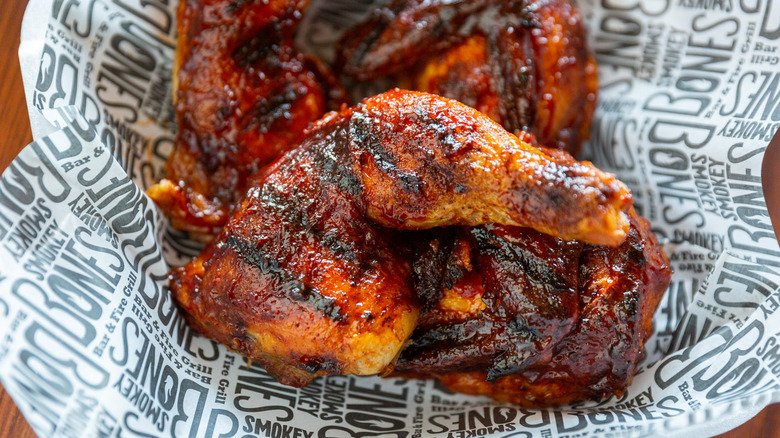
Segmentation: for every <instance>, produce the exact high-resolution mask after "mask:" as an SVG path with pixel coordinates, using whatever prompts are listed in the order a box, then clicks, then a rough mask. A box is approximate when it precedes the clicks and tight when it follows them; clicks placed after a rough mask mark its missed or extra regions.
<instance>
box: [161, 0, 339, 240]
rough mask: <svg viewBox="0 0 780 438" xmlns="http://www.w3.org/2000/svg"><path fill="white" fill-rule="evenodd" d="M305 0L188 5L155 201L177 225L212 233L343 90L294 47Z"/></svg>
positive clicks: (190, 1) (196, 1) (191, 0)
mask: <svg viewBox="0 0 780 438" xmlns="http://www.w3.org/2000/svg"><path fill="white" fill-rule="evenodd" d="M307 3H308V2H307V1H305V0H269V1H263V2H260V1H252V2H244V1H234V0H182V1H181V2H180V6H179V9H178V26H179V27H178V30H179V41H178V49H177V54H176V60H175V66H174V85H175V87H174V88H175V96H176V114H177V120H178V135H177V137H176V143H175V149H174V151H173V153H172V154H171V156H170V157H169V159H168V162H167V164H166V168H165V172H166V178H165V179H163V180H162V181H161V182H160V183H159V184H157V185H155V186H153V187H152V188H151V189H150V190H149V191H148V193H149V195H150V196H151V198H152V199H154V200H155V202H156V203H157V204H158V205H159V206H160V207H161V208H162V210H163V211H164V212H165V213H166V214H167V215H168V216H169V217H170V218H171V220H172V223H173V225H174V226H175V227H177V228H181V229H185V230H188V231H191V232H195V233H202V234H206V235H208V234H214V233H216V232H217V231H218V230H219V229H220V228H221V227H222V225H224V224H225V222H226V221H227V219H228V215H229V210H230V208H231V206H232V205H233V204H234V203H236V202H238V201H239V200H240V199H241V198H242V197H243V195H244V193H245V191H246V182H247V178H248V177H249V176H251V175H252V174H254V173H255V172H256V171H257V170H258V169H260V167H262V166H263V165H265V164H267V163H268V162H270V161H271V160H272V159H274V158H276V156H277V155H279V153H281V152H282V151H285V150H287V149H290V148H292V147H294V146H296V145H297V144H298V143H300V141H301V139H302V138H303V132H304V129H305V128H306V127H307V126H308V125H309V124H310V123H311V122H313V121H315V120H317V119H319V118H320V117H321V116H322V115H323V114H324V113H325V112H326V111H328V110H333V109H338V107H339V106H340V105H341V103H343V102H345V93H344V91H343V89H342V88H341V86H340V85H338V83H337V81H336V80H335V78H334V77H333V75H332V74H331V73H330V72H329V71H328V69H327V68H326V67H325V66H324V65H323V64H322V63H321V62H319V61H317V60H316V59H314V58H311V57H306V56H303V55H302V54H301V53H299V52H298V51H297V50H296V49H295V48H294V47H293V44H292V37H293V32H294V30H295V27H296V25H297V24H298V21H299V20H300V17H301V12H302V11H303V9H305V7H306V5H307Z"/></svg>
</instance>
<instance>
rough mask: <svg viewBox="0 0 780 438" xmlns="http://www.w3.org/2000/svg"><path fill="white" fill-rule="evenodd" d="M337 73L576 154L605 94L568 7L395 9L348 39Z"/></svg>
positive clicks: (399, 3)
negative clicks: (446, 103) (449, 104)
mask: <svg viewBox="0 0 780 438" xmlns="http://www.w3.org/2000/svg"><path fill="white" fill-rule="evenodd" d="M339 66H340V67H341V69H342V72H343V73H344V74H346V75H349V76H351V77H354V78H357V79H359V80H371V79H375V78H378V77H381V76H384V75H389V74H398V76H399V80H398V82H399V84H400V85H402V86H404V87H409V88H412V89H416V90H420V91H425V92H429V93H435V94H440V95H442V96H445V97H449V98H452V99H456V100H459V101H461V102H463V103H465V104H467V105H469V106H473V107H475V108H477V109H479V110H480V111H482V112H484V113H485V114H488V115H489V116H490V117H491V118H493V120H495V121H497V122H499V123H500V124H501V125H502V126H504V128H506V129H507V130H508V131H510V132H518V131H531V132H533V133H534V134H535V135H536V137H537V138H538V140H539V142H540V143H541V144H544V145H546V146H550V147H558V148H564V149H565V150H567V151H568V152H569V153H571V154H574V155H576V154H577V153H578V152H579V150H580V146H581V144H582V142H583V141H584V140H586V139H588V137H589V135H590V124H591V120H592V116H593V111H594V110H595V104H596V97H597V93H598V79H597V74H596V73H597V70H596V63H595V61H594V57H593V55H592V53H591V52H590V50H589V49H588V47H587V44H586V38H585V27H584V24H583V22H582V17H581V15H580V13H579V10H578V9H577V8H576V6H575V5H574V4H573V3H572V2H571V1H569V0H531V1H520V0H512V1H498V0H477V1H464V0H458V1H450V0H447V1H445V0H434V1H429V0H395V1H392V2H390V4H389V5H388V6H386V7H384V8H381V9H380V10H378V11H375V12H374V13H373V14H372V15H371V16H370V17H369V18H368V19H367V20H366V21H365V22H364V23H361V24H360V25H358V26H356V27H355V28H353V29H352V30H350V31H349V32H347V34H346V35H345V36H344V37H343V39H342V41H341V48H340V62H339ZM410 71H411V73H410Z"/></svg>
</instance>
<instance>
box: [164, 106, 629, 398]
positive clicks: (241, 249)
mask: <svg viewBox="0 0 780 438" xmlns="http://www.w3.org/2000/svg"><path fill="white" fill-rule="evenodd" d="M630 203H631V195H630V193H629V191H628V189H627V188H626V187H625V186H624V185H623V184H622V183H620V182H619V181H617V180H615V178H614V177H613V176H611V175H609V174H606V173H603V172H601V171H599V170H597V169H595V168H594V167H593V166H592V165H590V164H589V163H579V162H576V161H574V160H573V159H572V158H571V157H569V156H568V155H566V154H565V153H562V152H556V153H553V154H546V153H544V152H542V151H541V150H539V149H537V148H534V147H532V146H530V145H528V144H526V143H523V142H522V141H520V140H519V139H518V137H516V136H514V135H512V134H509V133H507V132H506V131H504V130H503V128H501V127H500V126H499V125H497V124H496V123H495V122H493V121H492V120H490V119H489V118H488V117H487V116H485V115H483V114H481V113H479V112H477V111H476V110H474V109H472V108H469V107H466V106H465V105H462V104H460V103H458V102H455V101H453V100H449V99H445V98H441V97H438V96H434V95H429V94H425V93H418V92H408V91H402V90H392V91H389V92H387V93H384V94H381V95H379V96H375V97H372V98H369V99H366V100H364V101H363V102H362V103H361V104H360V105H358V106H356V107H354V108H350V109H346V110H342V111H341V112H338V113H330V114H328V115H327V116H326V117H325V118H323V119H322V120H321V121H319V122H318V123H316V124H315V125H314V126H313V127H312V128H311V129H310V130H309V131H308V133H307V135H306V137H305V138H304V140H303V141H302V143H301V144H300V145H299V146H298V147H297V148H295V149H293V150H291V151H289V152H287V153H285V154H284V155H282V156H281V157H280V158H279V159H277V160H276V161H275V162H274V163H273V164H271V165H270V166H268V167H267V168H265V169H264V170H262V171H261V172H260V173H259V174H258V175H257V176H256V177H255V178H254V180H253V181H252V182H251V188H250V189H249V190H248V195H247V196H246V197H245V198H244V199H243V200H242V201H241V202H240V204H239V205H238V207H237V209H236V212H235V214H234V215H233V217H232V218H231V219H230V221H229V222H228V224H227V225H226V226H225V228H224V229H223V230H222V232H221V233H220V234H219V235H218V237H217V238H216V239H215V240H213V241H212V242H211V243H210V244H209V246H208V247H207V248H206V250H205V251H204V252H203V253H202V254H201V255H200V256H199V257H197V258H196V259H195V260H193V261H192V262H191V263H190V264H188V265H187V266H185V267H183V268H179V269H176V270H174V272H173V275H172V280H171V291H172V293H173V295H174V297H175V298H176V300H177V302H178V303H179V304H180V306H181V307H182V309H183V310H184V312H185V315H186V316H187V318H188V320H189V321H190V322H191V324H192V325H193V326H194V327H195V328H196V329H197V330H198V331H199V332H201V333H202V334H204V335H206V336H209V337H211V338H214V339H216V340H218V341H220V342H222V343H224V344H226V345H228V346H229V347H230V348H232V349H234V350H236V351H238V352H240V353H241V354H243V355H245V356H247V357H249V358H251V359H252V360H256V361H258V362H260V363H261V364H263V365H264V366H265V367H266V368H267V369H268V371H269V372H270V373H271V374H273V375H274V376H275V377H276V378H277V379H279V380H280V381H281V382H283V383H287V384H291V385H296V386H300V385H305V384H307V383H308V382H309V381H310V380H311V379H312V378H314V377H316V376H318V375H326V374H359V375H367V374H382V373H387V372H389V371H391V370H392V367H393V364H394V363H395V361H396V358H397V357H398V355H399V353H400V352H401V350H402V348H403V346H404V345H405V343H406V342H407V340H408V339H409V337H410V336H411V334H412V332H413V330H414V328H415V326H416V324H417V320H418V317H419V314H420V309H421V307H420V302H419V298H418V296H417V295H416V294H415V292H414V290H413V287H412V281H411V275H412V273H411V264H410V254H412V252H411V251H412V247H413V243H414V241H415V240H416V237H414V236H415V233H414V232H410V231H404V230H424V229H429V228H433V227H444V226H452V225H469V226H474V225H480V224H485V223H494V222H495V223H500V224H507V225H520V226H526V227H531V228H535V229H537V230H539V231H542V232H546V233H549V234H551V235H554V236H558V237H562V238H565V239H579V240H583V241H587V242H593V243H598V244H608V245H616V244H619V243H620V242H622V241H623V239H624V238H625V236H626V232H627V230H628V219H627V216H626V214H625V212H624V211H625V210H626V208H628V206H629V205H630Z"/></svg>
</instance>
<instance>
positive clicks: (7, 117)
mask: <svg viewBox="0 0 780 438" xmlns="http://www.w3.org/2000/svg"><path fill="white" fill-rule="evenodd" d="M26 6H27V0H2V11H1V12H0V59H2V60H3V64H4V65H3V66H2V67H0V68H1V69H2V70H0V169H5V168H6V167H7V166H8V164H9V163H10V162H11V160H13V158H14V157H16V155H17V154H18V153H19V151H20V150H21V149H22V148H23V147H24V146H26V145H27V144H29V143H30V142H31V141H32V135H31V134H30V123H29V120H28V117H27V109H26V108H27V107H26V105H25V97H24V89H23V88H22V77H21V73H20V71H19V57H18V55H17V50H18V47H19V30H20V29H21V24H22V16H23V15H24V8H25V7H26ZM34 436H35V434H34V433H33V432H32V429H30V426H29V425H28V424H27V422H26V421H25V420H24V417H22V415H21V414H20V413H19V410H18V409H17V408H16V405H15V404H14V402H13V400H11V398H10V397H9V396H8V394H7V393H6V392H5V390H3V389H2V388H1V387H0V437H13V438H32V437H34ZM743 437H753V438H770V437H771V438H780V404H775V405H772V406H769V407H768V408H766V409H764V410H763V411H762V412H761V413H760V414H758V415H757V416H756V417H754V418H753V419H752V420H750V421H748V422H747V423H746V424H744V425H742V426H740V427H739V428H737V429H735V430H733V431H731V432H729V433H726V434H724V435H721V436H720V438H743ZM691 438H695V437H691Z"/></svg>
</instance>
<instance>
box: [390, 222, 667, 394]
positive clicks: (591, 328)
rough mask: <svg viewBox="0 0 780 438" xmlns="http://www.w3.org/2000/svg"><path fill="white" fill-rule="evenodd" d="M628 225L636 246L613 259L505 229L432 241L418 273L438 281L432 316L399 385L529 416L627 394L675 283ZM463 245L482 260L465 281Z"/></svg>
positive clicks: (627, 244) (414, 342) (406, 356)
mask: <svg viewBox="0 0 780 438" xmlns="http://www.w3.org/2000/svg"><path fill="white" fill-rule="evenodd" d="M629 216H630V222H631V228H630V231H629V233H628V237H627V238H626V240H625V241H624V242H623V243H622V244H621V245H619V246H616V247H606V246H598V245H591V244H585V245H582V244H580V245H579V246H577V244H576V242H564V241H562V240H560V239H553V238H550V237H549V236H543V235H540V234H538V233H536V232H534V231H532V230H528V229H523V228H514V227H504V226H497V225H486V226H481V227H476V228H472V229H470V230H468V232H466V233H464V232H463V231H460V232H458V233H455V234H449V235H445V236H438V237H437V238H435V239H433V240H431V242H432V243H429V244H428V245H427V247H423V248H422V249H418V253H420V254H422V257H420V258H419V260H418V262H416V264H415V266H414V268H413V269H414V270H415V273H416V274H417V275H418V276H419V275H428V276H431V277H432V278H428V279H426V280H425V281H423V282H420V281H418V284H426V285H427V286H428V287H427V294H428V295H429V296H430V295H433V296H435V298H434V299H431V298H429V301H430V302H432V303H434V304H433V305H431V306H429V307H428V308H427V310H424V311H423V313H422V315H421V317H420V318H421V319H420V324H419V326H418V328H417V330H416V331H415V333H414V334H413V336H412V338H411V343H410V345H409V347H407V348H406V349H405V350H404V351H403V352H402V354H401V356H400V358H399V360H398V363H397V365H396V370H397V374H399V375H404V376H414V377H436V378H438V379H439V380H440V381H441V382H443V383H444V384H445V385H446V386H448V387H450V388H451V389H453V390H455V391H459V392H465V393H469V394H480V395H489V396H491V397H493V398H495V399H497V400H499V401H505V402H511V403H516V404H520V405H525V406H530V407H537V406H555V405H561V404H565V403H569V402H572V401H576V400H584V399H597V398H601V397H604V396H607V395H610V394H616V395H620V394H622V393H623V391H625V389H626V388H627V387H628V385H629V383H630V382H631V379H632V377H633V374H634V371H635V369H636V366H637V364H638V362H639V360H640V359H641V358H642V356H643V355H644V343H645V341H646V340H647V338H648V337H649V335H650V333H651V330H652V318H653V313H654V312H655V309H656V308H657V306H658V303H659V302H660V299H661V297H662V296H663V293H664V291H665V290H666V287H667V286H668V284H669V279H670V275H671V270H670V268H669V260H668V258H667V257H666V255H665V253H664V252H663V250H662V248H661V247H660V245H659V244H658V241H657V239H656V237H655V236H654V235H653V234H652V232H651V231H650V227H649V224H648V223H647V221H646V220H644V219H643V218H641V217H639V216H638V215H637V214H636V212H634V211H633V209H631V210H630V211H629ZM446 241H449V242H450V243H446ZM453 242H454V243H453ZM464 245H465V246H466V247H467V248H469V250H466V252H467V253H469V252H471V253H473V254H471V255H470V256H468V257H466V259H472V258H473V259H476V260H477V262H476V264H475V265H471V266H469V267H468V269H464V265H463V264H462V263H454V262H453V257H452V256H451V255H448V254H452V250H451V248H456V247H459V246H461V247H462V246H464ZM431 248H436V250H435V251H432V250H431ZM460 252H461V253H462V252H463V250H462V249H461V250H460ZM455 259H457V260H462V259H464V257H456V258H455ZM425 260H429V261H430V260H440V261H442V260H448V261H447V262H439V268H438V269H430V268H429V267H428V268H425V269H420V265H421V264H427V265H428V266H430V265H431V263H430V262H425ZM572 264H573V265H574V266H572ZM578 267H579V268H578ZM421 272H422V274H421ZM442 272H444V273H447V272H450V274H448V275H442V274H441V273H442ZM452 272H454V274H452ZM442 279H448V280H447V281H442ZM437 282H438V289H437V288H436V287H435V286H434V285H435V284H436V283H437ZM437 291H438V294H437ZM477 302H484V304H485V306H484V307H483V308H479V307H478V306H475V305H474V304H475V303H477ZM453 303H455V304H454V305H453ZM469 303H471V305H470V304H469ZM515 303H520V305H519V306H518V305H517V304H515ZM465 309H468V310H465ZM464 332H467V333H469V334H470V335H468V336H467V335H465V334H464ZM486 364H487V366H486Z"/></svg>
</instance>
